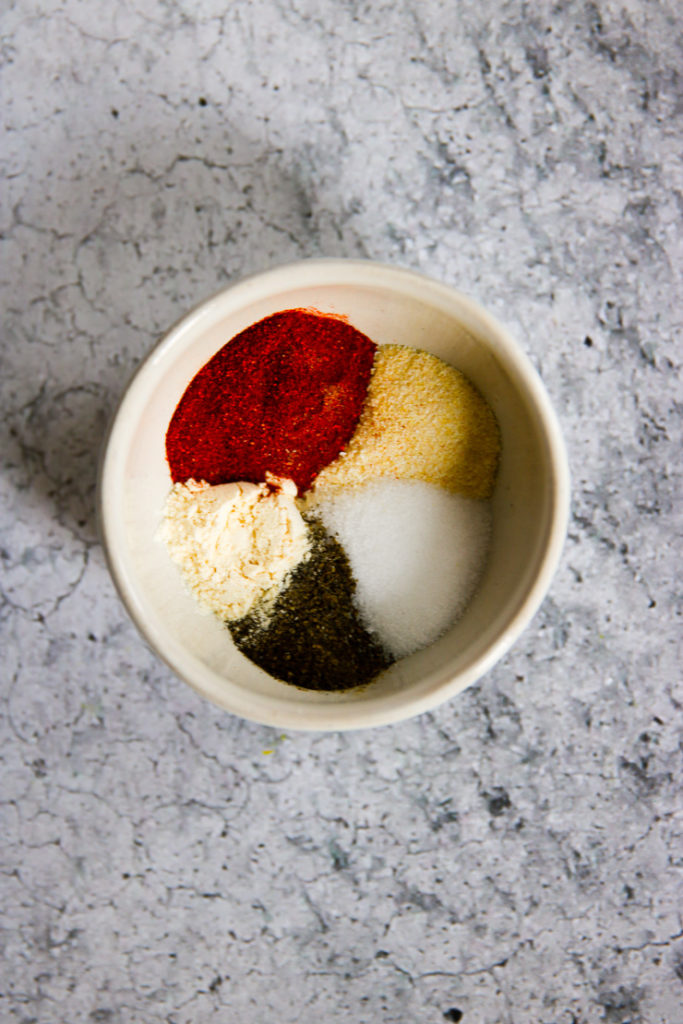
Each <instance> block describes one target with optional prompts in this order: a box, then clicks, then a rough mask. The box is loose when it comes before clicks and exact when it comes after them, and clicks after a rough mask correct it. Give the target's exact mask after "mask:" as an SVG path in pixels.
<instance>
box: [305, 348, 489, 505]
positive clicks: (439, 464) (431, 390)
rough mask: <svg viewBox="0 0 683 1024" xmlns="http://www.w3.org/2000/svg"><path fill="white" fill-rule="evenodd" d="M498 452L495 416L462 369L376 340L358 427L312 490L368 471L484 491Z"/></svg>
mask: <svg viewBox="0 0 683 1024" xmlns="http://www.w3.org/2000/svg"><path fill="white" fill-rule="evenodd" d="M499 453H500V432H499V430H498V424H497V422H496V418H495V416H494V415H493V413H492V411H491V409H490V408H489V406H488V405H487V403H486V402H485V401H484V399H483V398H482V396H481V395H480V394H479V392H478V391H477V390H476V389H475V387H474V386H473V385H472V384H471V383H470V381H469V380H468V379H467V377H465V376H464V374H462V373H460V371H459V370H456V369H455V368H454V367H452V366H449V365H448V363H445V362H444V361H443V360H442V359H438V358H437V357H436V356H433V355H431V354H430V353H429V352H423V351H421V350H419V349H413V348H408V347H407V346H405V345H382V346H380V347H379V348H378V349H377V354H376V356H375V364H374V368H373V373H372V378H371V381H370V386H369V389H368V396H367V401H366V403H365V405H364V407H363V412H362V413H361V417H360V420H359V422H358V427H357V429H356V431H355V433H354V435H353V437H352V438H351V441H350V443H349V444H348V445H347V447H346V450H345V451H344V452H343V454H341V455H340V456H339V458H338V459H336V460H335V461H334V462H333V463H332V464H331V465H329V466H328V467H327V468H326V469H323V470H322V471H321V473H320V474H319V475H318V477H317V479H316V481H315V489H314V493H313V496H312V498H313V500H314V501H315V499H316V497H317V496H318V495H322V494H324V493H325V492H326V491H329V490H331V489H332V488H339V487H348V486H349V485H354V484H360V483H363V482H364V481H367V480H371V479H373V478H376V477H394V478H396V479H409V480H424V481H425V482H426V483H431V484H438V485H439V486H440V487H445V488H446V489H447V490H449V491H454V492H456V493H458V494H462V495H464V496H465V497H468V498H489V497H490V496H491V493H492V491H493V484H494V481H495V476H496V470H497V467H498V456H499Z"/></svg>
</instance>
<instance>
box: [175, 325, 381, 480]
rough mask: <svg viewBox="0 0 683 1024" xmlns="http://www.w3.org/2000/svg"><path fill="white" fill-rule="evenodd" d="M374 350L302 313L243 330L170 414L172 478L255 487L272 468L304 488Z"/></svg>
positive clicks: (358, 392)
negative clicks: (243, 483) (252, 485)
mask: <svg viewBox="0 0 683 1024" xmlns="http://www.w3.org/2000/svg"><path fill="white" fill-rule="evenodd" d="M375 350H376V345H375V343H374V342H373V341H371V340H370V339H369V338H367V337H366V336H365V335H364V334H361V332H360V331H357V330H356V329H355V327H352V326H351V325H350V324H348V323H346V322H345V321H343V320H340V319H339V318H337V317H334V316H326V315H324V314H321V313H316V312H311V311H309V310H303V309H289V310H284V311H283V312H280V313H275V314H273V315H272V316H268V317H266V318H265V319H263V320H260V321H258V323H255V324H252V325H251V327H247V328H246V329H245V330H244V331H242V332H241V333H240V334H238V335H236V337H234V338H233V339H232V341H230V342H228V344H227V345H224V346H223V348H221V349H220V350H219V351H218V352H217V353H216V354H215V355H214V356H213V357H212V358H211V359H210V360H209V361H208V363H206V364H205V366H203V367H202V369H201V370H200V371H199V372H198V373H197V374H196V375H195V377H194V378H193V379H192V381H190V384H189V385H188V387H187V388H186V390H185V393H184V394H183V396H182V398H181V399H180V402H179V403H178V405H177V407H176V410H175V412H174V413H173V416H172V418H171V422H170V424H169V427H168V431H167V434H166V456H167V459H168V464H169V467H170V470H171V477H172V478H173V481H174V482H175V483H179V482H180V483H184V482H185V481H186V480H189V479H194V480H204V481H206V482H207V483H209V484H221V483H230V482H232V481H235V480H246V481H250V482H252V483H260V482H261V481H262V480H265V476H266V471H270V472H271V473H274V474H275V475H276V476H278V477H286V478H289V479H291V480H294V482H295V484H296V485H297V487H298V489H299V493H301V492H302V491H304V490H306V489H307V488H308V487H309V486H310V484H311V481H312V480H313V478H314V477H315V475H316V474H317V473H318V472H319V471H320V470H321V469H322V468H323V466H326V465H327V464H328V463H329V462H331V461H332V460H333V459H335V458H336V457H337V455H338V454H339V452H340V451H341V450H342V448H343V447H344V445H345V444H346V443H347V441H348V440H349V438H350V437H351V435H352V433H353V431H354V429H355V427H356V424H357V422H358V418H359V416H360V413H361V409H362V407H363V402H364V400H365V396H366V393H367V387H368V382H369V380H370V374H371V371H372V363H373V359H374V355H375Z"/></svg>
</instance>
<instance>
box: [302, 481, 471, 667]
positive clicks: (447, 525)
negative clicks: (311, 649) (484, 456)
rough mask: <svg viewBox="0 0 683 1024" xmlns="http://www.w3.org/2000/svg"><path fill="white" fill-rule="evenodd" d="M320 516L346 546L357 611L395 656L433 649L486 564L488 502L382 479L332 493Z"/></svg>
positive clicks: (320, 504) (319, 510) (324, 501)
mask: <svg viewBox="0 0 683 1024" xmlns="http://www.w3.org/2000/svg"><path fill="white" fill-rule="evenodd" d="M315 512H316V513H317V514H318V515H320V517H321V518H322V520H323V523H324V525H325V526H326V528H327V529H328V531H329V532H330V533H333V534H334V535H335V536H336V537H337V539H338V540H339V541H340V542H341V544H342V545H343V547H344V549H345V551H346V554H347V556H348V558H349V561H350V563H351V568H352V570H353V574H354V576H355V577H356V581H357V584H358V590H357V601H358V607H359V611H360V612H361V614H362V615H363V617H364V618H365V621H366V624H367V625H368V626H369V627H370V628H371V629H374V630H375V631H376V632H377V633H378V635H379V638H380V640H381V641H382V643H383V644H384V645H385V647H386V648H387V650H388V651H389V652H390V653H391V654H392V655H393V656H394V657H396V658H402V657H405V656H406V655H408V654H412V653H413V652H414V651H416V650H419V649H420V648H421V647H425V646H427V644H430V643H432V642H433V641H434V640H436V639H437V637H439V636H441V634H442V633H444V632H445V631H446V630H447V629H448V628H449V627H450V626H451V625H452V624H453V623H454V622H455V621H456V620H457V618H458V617H459V616H460V615H461V614H462V612H463V611H464V609H465V607H466V605H467V603H468V601H469V600H470V598H471V597H472V595H473V593H474V590H475V588H476V586H477V584H478V582H479V579H480V576H481V573H482V571H483V568H484V564H485V561H486V555H487V550H488V545H489V538H490V532H491V511H490V507H489V504H488V502H486V501H479V500H475V499H472V498H463V497H462V496H461V495H459V494H453V493H450V492H448V491H445V490H443V489H442V488H440V487H437V486H435V485H433V484H428V483H424V482H422V481H417V480H390V479H379V480H375V481H373V482H371V483H367V484H364V485H362V486H359V487H351V488H347V489H341V488H340V489H339V490H337V491H335V492H332V493H331V494H329V495H327V496H325V497H323V498H321V500H320V501H319V502H318V504H317V505H316V507H315Z"/></svg>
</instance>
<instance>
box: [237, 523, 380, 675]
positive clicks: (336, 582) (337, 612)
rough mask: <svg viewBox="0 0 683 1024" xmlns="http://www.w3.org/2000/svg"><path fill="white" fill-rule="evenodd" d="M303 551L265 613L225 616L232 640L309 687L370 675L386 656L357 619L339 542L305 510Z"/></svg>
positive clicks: (252, 656) (274, 671)
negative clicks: (305, 545)
mask: <svg viewBox="0 0 683 1024" xmlns="http://www.w3.org/2000/svg"><path fill="white" fill-rule="evenodd" d="M306 518H307V519H308V523H309V531H310V555H309V557H308V558H307V559H306V560H305V561H302V562H300V563H299V565H298V566H297V567H296V568H295V569H294V570H293V571H292V572H291V574H290V575H289V577H288V579H287V581H286V583H285V586H284V587H283V589H282V590H281V591H280V593H279V595H278V597H277V598H276V600H275V602H274V604H273V606H272V608H271V609H270V611H269V613H268V615H267V617H264V616H263V615H262V614H260V613H259V610H258V609H257V610H255V611H254V612H252V613H250V614H249V615H246V616H245V617H244V618H242V619H240V620H239V621H237V622H234V621H233V622H228V623H227V626H228V629H229V630H230V633H231V635H232V638H233V640H234V642H235V646H236V647H237V648H238V650H240V651H241V652H242V653H243V654H245V655H246V656H247V657H248V658H250V659H251V660H252V661H253V662H255V663H256V664H257V665H259V666H260V668H262V669H264V670H265V671H266V672H269V673H270V675H272V676H274V677H275V678H276V679H281V680H283V681H284V682H287V683H293V684H294V685H295V686H299V687H301V688H303V689H309V690H348V689H350V688H352V687H355V686H361V685H363V684H364V683H368V682H370V680H371V679H374V677H375V676H376V675H378V673H379V672H381V671H382V670H383V669H385V668H388V666H389V665H390V664H391V663H392V661H393V658H391V657H390V656H389V655H388V654H387V652H386V651H385V650H384V649H383V647H382V646H381V644H380V643H379V641H378V640H377V638H376V636H374V635H373V634H372V633H371V632H370V631H369V630H368V629H367V628H366V627H365V626H364V625H363V623H362V621H361V618H360V616H359V614H358V610H357V608H356V604H355V591H356V582H355V580H354V578H353V574H352V572H351V567H350V566H349V560H348V558H347V557H346V554H345V552H344V549H343V548H342V546H341V545H340V544H339V542H338V541H337V540H336V539H335V538H334V537H331V536H330V535H329V534H328V533H327V531H326V530H325V528H324V526H323V525H322V524H321V523H320V522H319V521H318V520H316V519H315V518H309V517H306Z"/></svg>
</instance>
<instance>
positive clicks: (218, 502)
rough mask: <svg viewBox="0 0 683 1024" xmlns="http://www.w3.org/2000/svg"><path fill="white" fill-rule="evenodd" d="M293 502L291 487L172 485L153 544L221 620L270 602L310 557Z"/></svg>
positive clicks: (288, 484)
mask: <svg viewBox="0 0 683 1024" xmlns="http://www.w3.org/2000/svg"><path fill="white" fill-rule="evenodd" d="M272 479H273V480H274V479H275V478H272ZM295 497H296V486H295V485H294V484H293V483H292V481H280V480H278V481H276V487H275V488H274V487H273V486H272V485H271V486H269V485H268V484H266V483H263V484H252V483H245V482H239V483H229V484H219V485H218V486H215V487H212V486H210V485H209V484H207V483H204V482H201V481H200V482H198V481H196V480H188V482H187V483H184V484H182V483H178V484H175V485H174V487H173V488H172V490H171V492H170V494H169V495H168V498H167V500H166V507H165V510H164V519H163V522H162V524H161V526H160V528H159V538H160V539H161V540H163V541H164V542H165V544H166V547H167V548H168V552H169V554H170V556H171V558H172V559H173V561H174V562H175V563H176V564H177V565H178V566H179V568H180V571H181V573H182V575H183V579H184V580H185V583H186V584H187V586H188V587H189V589H190V590H191V591H192V593H193V594H194V596H195V598H196V599H197V601H198V602H199V604H200V605H201V607H202V608H204V609H205V610H206V611H211V612H214V613H215V614H217V615H219V616H220V617H221V618H222V619H226V620H227V619H238V618H242V616H244V615H246V614H247V612H249V611H250V610H251V609H252V608H254V606H255V605H256V604H258V603H261V605H262V606H263V607H264V608H267V607H268V605H269V603H272V601H273V600H274V599H275V597H276V596H277V593H278V591H279V590H280V588H281V586H282V584H283V581H284V579H285V577H286V576H287V574H288V573H289V572H290V571H291V570H292V569H293V568H294V567H295V566H296V565H298V564H299V562H301V561H302V559H304V558H306V557H307V556H308V553H309V547H310V545H309V540H308V533H307V529H306V524H305V522H304V520H303V518H302V517H301V514H300V512H299V510H298V508H297V506H296V501H295Z"/></svg>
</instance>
